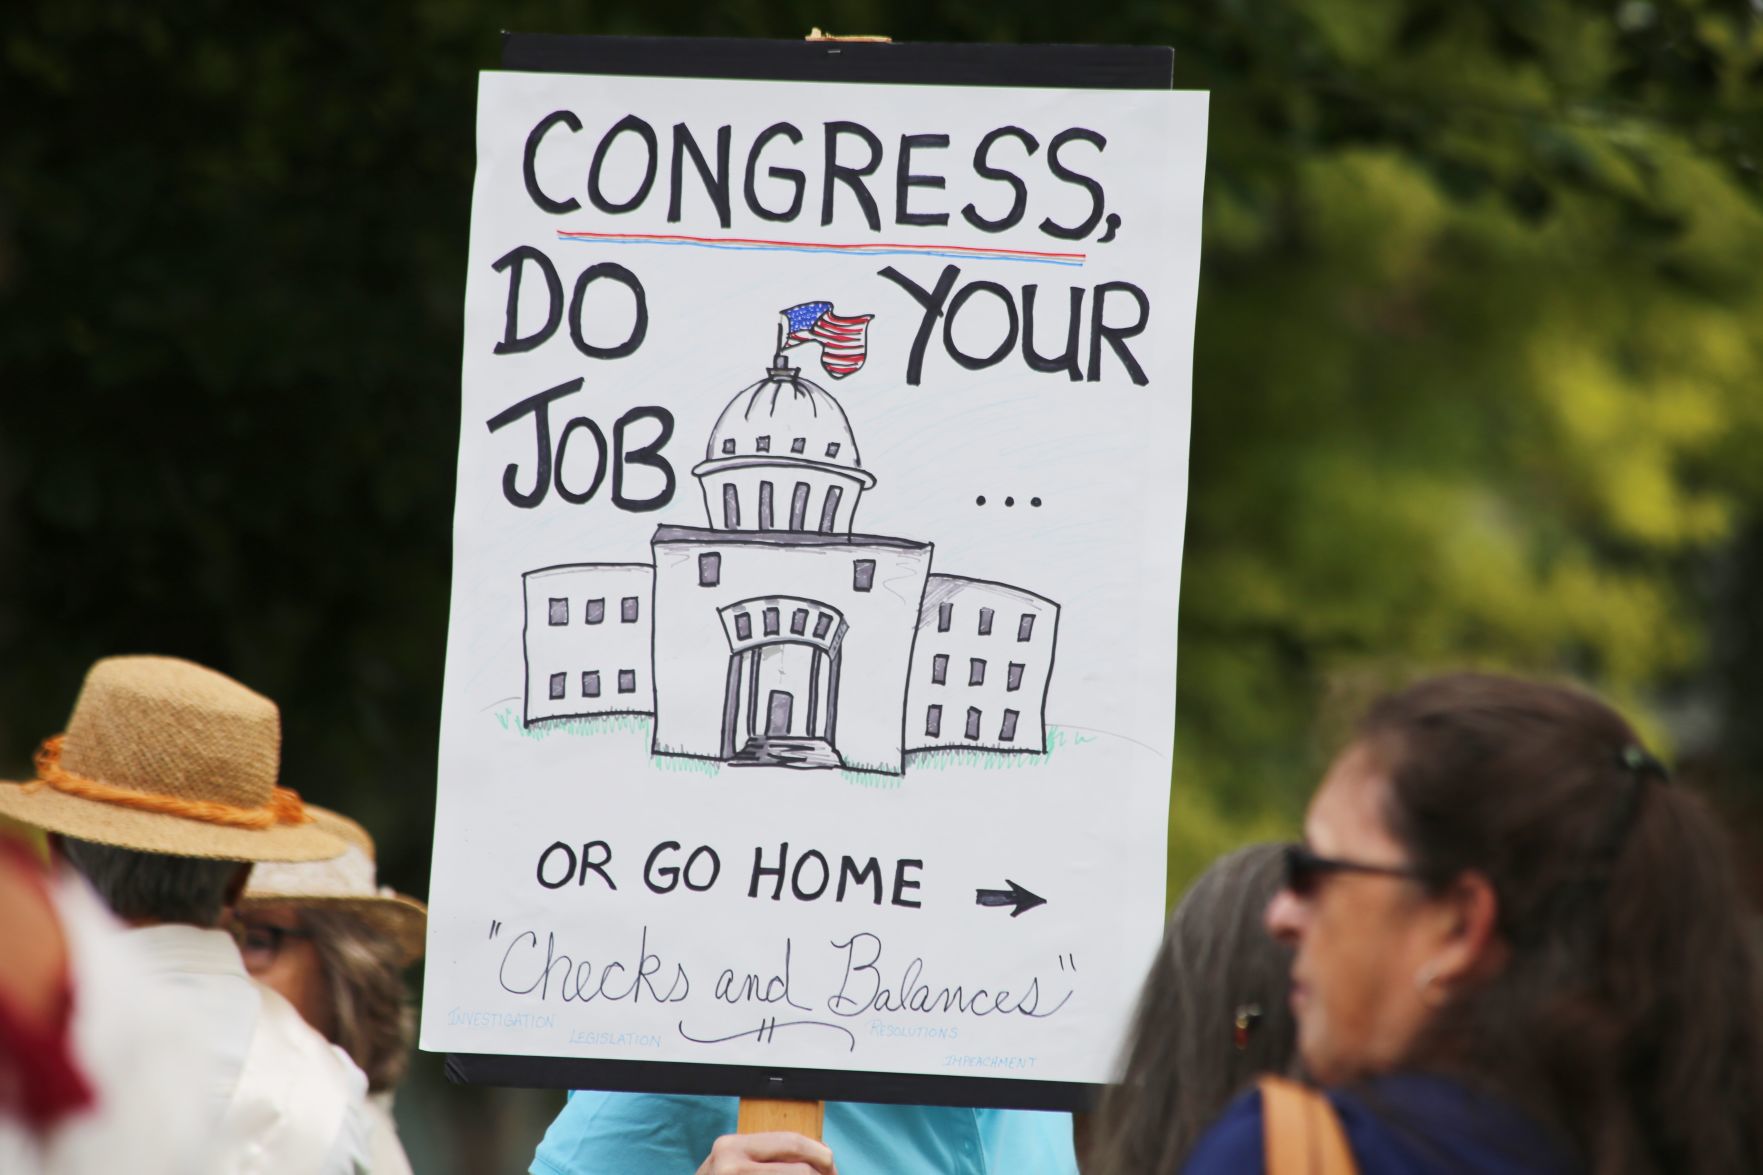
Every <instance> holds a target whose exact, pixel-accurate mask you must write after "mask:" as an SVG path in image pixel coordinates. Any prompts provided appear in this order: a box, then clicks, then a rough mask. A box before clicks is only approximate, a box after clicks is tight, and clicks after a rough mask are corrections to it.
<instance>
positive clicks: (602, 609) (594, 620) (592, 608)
mask: <svg viewBox="0 0 1763 1175" xmlns="http://www.w3.org/2000/svg"><path fill="white" fill-rule="evenodd" d="M586 619H587V622H588V623H589V624H598V623H600V622H601V621H602V620H604V619H606V601H605V600H589V601H588V614H587V617H586Z"/></svg>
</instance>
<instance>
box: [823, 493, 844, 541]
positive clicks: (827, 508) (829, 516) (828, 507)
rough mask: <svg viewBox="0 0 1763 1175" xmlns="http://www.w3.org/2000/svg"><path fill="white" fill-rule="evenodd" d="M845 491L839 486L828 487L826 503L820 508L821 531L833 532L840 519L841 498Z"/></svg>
mask: <svg viewBox="0 0 1763 1175" xmlns="http://www.w3.org/2000/svg"><path fill="white" fill-rule="evenodd" d="M844 494H845V491H844V490H842V489H840V488H839V487H838V486H828V487H826V504H825V505H823V506H822V507H821V508H820V533H821V534H831V533H832V532H833V527H834V525H836V524H837V523H838V520H839V499H840V498H842V497H843V496H844Z"/></svg>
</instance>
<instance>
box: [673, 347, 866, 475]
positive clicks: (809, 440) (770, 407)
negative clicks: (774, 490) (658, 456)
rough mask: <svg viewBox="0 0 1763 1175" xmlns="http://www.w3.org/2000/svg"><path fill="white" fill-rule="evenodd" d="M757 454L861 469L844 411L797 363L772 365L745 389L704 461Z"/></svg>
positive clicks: (719, 425) (722, 419) (726, 412)
mask: <svg viewBox="0 0 1763 1175" xmlns="http://www.w3.org/2000/svg"><path fill="white" fill-rule="evenodd" d="M755 456H769V457H794V458H797V459H798V460H803V461H812V462H815V463H817V464H823V465H838V466H843V467H844V468H846V469H861V468H862V467H863V462H862V461H861V460H860V459H859V458H858V455H857V438H856V437H855V436H854V435H853V434H852V432H851V422H850V421H849V420H847V419H846V418H845V410H844V409H843V408H841V407H839V402H838V401H837V400H835V399H833V397H832V394H831V393H830V392H828V391H827V390H826V389H825V388H823V387H821V386H820V385H819V384H817V383H815V382H813V381H812V380H807V379H803V378H802V374H801V371H800V369H798V368H794V367H773V368H771V369H770V370H769V371H768V372H767V374H766V376H765V378H764V379H762V380H760V381H759V382H758V383H756V384H753V385H751V386H749V387H746V388H742V389H741V390H740V391H739V392H738V393H736V394H735V398H734V399H732V400H730V401H729V402H728V407H726V408H724V409H723V410H722V415H721V416H719V417H718V418H717V420H716V427H714V428H712V429H711V430H710V443H709V444H708V445H707V446H706V447H705V450H704V459H705V460H706V461H717V460H721V459H724V458H728V457H737V458H752V457H755Z"/></svg>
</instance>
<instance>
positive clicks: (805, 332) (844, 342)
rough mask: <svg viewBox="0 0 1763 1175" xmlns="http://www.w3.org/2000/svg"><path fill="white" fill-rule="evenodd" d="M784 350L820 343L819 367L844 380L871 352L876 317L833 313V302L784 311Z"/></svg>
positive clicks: (794, 307) (809, 304) (796, 307)
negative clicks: (871, 326) (870, 322)
mask: <svg viewBox="0 0 1763 1175" xmlns="http://www.w3.org/2000/svg"><path fill="white" fill-rule="evenodd" d="M781 317H782V318H783V332H782V333H783V339H782V345H781V348H780V349H782V350H785V351H787V350H789V349H790V348H791V347H799V346H801V345H802V344H803V343H819V344H820V365H821V366H822V367H824V368H825V369H826V373H827V374H828V375H830V376H832V377H833V378H834V379H844V378H845V377H846V376H847V375H850V374H851V373H852V372H854V371H856V370H857V369H858V368H860V367H862V366H863V360H864V359H865V358H867V356H868V351H869V321H870V319H872V318H874V317H875V315H873V314H852V315H844V314H834V313H833V304H832V303H831V302H804V303H802V304H801V305H800V306H792V307H790V308H789V309H788V310H785V311H783V312H782V315H781Z"/></svg>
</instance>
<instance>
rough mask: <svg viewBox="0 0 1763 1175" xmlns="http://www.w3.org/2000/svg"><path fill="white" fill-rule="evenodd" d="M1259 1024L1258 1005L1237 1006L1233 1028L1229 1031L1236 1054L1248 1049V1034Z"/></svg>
mask: <svg viewBox="0 0 1763 1175" xmlns="http://www.w3.org/2000/svg"><path fill="white" fill-rule="evenodd" d="M1260 1023H1261V1005H1260V1004H1238V1005H1237V1015H1236V1020H1235V1021H1234V1026H1233V1027H1232V1029H1231V1034H1230V1039H1231V1043H1232V1044H1234V1045H1236V1046H1237V1052H1239V1053H1240V1052H1244V1051H1246V1050H1247V1049H1248V1047H1249V1033H1250V1032H1252V1031H1254V1029H1255V1026H1256V1025H1257V1024H1260Z"/></svg>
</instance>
